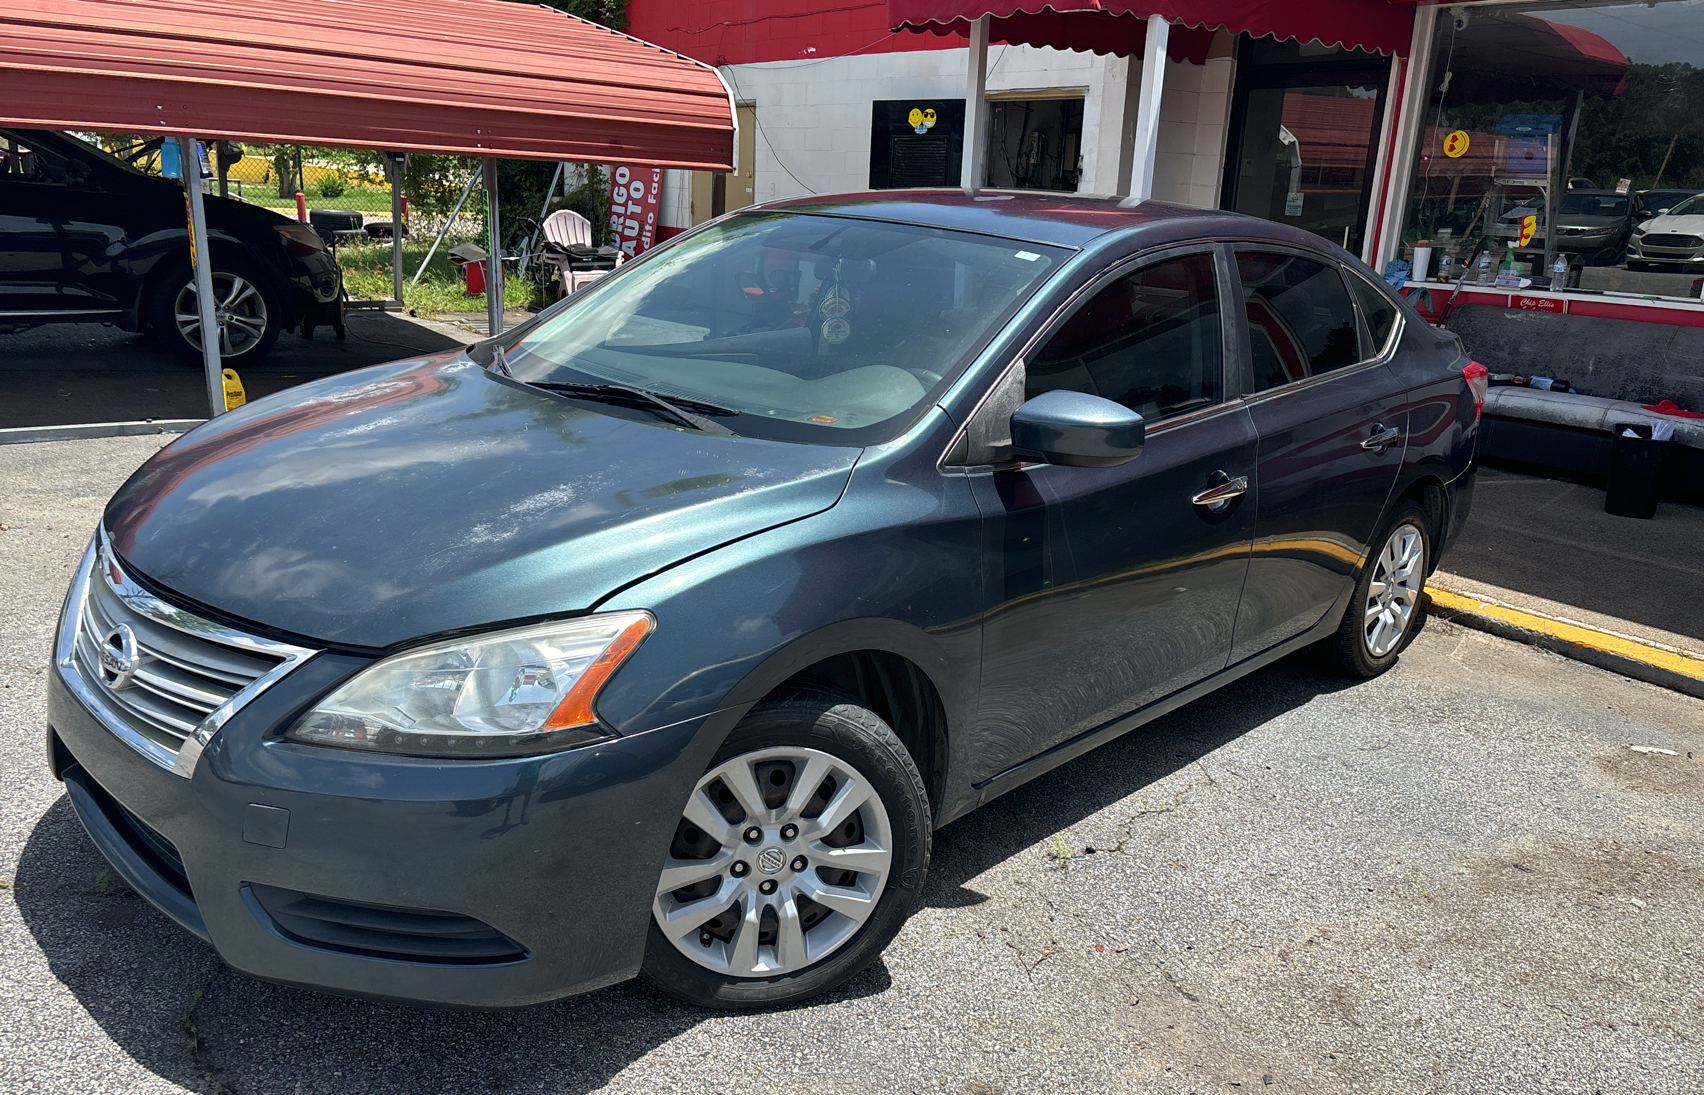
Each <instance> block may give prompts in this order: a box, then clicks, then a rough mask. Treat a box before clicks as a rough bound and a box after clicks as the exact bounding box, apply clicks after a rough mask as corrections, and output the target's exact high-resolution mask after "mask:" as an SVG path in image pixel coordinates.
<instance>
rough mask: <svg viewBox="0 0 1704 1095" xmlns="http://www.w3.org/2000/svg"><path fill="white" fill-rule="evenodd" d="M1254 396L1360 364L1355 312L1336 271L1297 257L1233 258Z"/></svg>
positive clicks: (1253, 254) (1246, 254)
mask: <svg viewBox="0 0 1704 1095" xmlns="http://www.w3.org/2000/svg"><path fill="white" fill-rule="evenodd" d="M1237 274H1238V275H1239V277H1240V278H1241V279H1242V288H1243V310H1244V314H1245V316H1246V317H1247V321H1248V334H1249V345H1250V352H1251V362H1250V364H1251V365H1252V366H1253V369H1254V390H1255V391H1257V392H1260V391H1266V390H1267V389H1269V388H1276V387H1279V386H1280V385H1283V384H1290V383H1293V382H1295V381H1298V380H1303V379H1305V378H1307V377H1310V376H1318V375H1319V374H1320V373H1325V372H1330V371H1331V370H1333V369H1341V368H1343V367H1344V366H1346V365H1353V364H1355V363H1356V362H1357V361H1359V360H1361V345H1360V332H1359V329H1358V327H1357V325H1356V322H1355V306H1354V305H1353V304H1352V303H1350V300H1349V291H1348V289H1346V288H1345V287H1344V285H1343V277H1342V275H1341V274H1339V273H1338V271H1337V270H1336V269H1335V268H1334V267H1331V266H1327V265H1325V264H1324V263H1320V262H1314V261H1312V260H1311V259H1305V258H1300V257H1298V256H1295V255H1284V254H1276V253H1267V252H1261V251H1239V252H1237Z"/></svg>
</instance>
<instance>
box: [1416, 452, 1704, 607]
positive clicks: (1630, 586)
mask: <svg viewBox="0 0 1704 1095" xmlns="http://www.w3.org/2000/svg"><path fill="white" fill-rule="evenodd" d="M1603 499H1604V492H1603V491H1602V490H1601V489H1599V488H1597V487H1591V486H1584V485H1582V484H1579V483H1571V482H1568V481H1566V480H1562V479H1545V478H1540V477H1538V476H1534V475H1522V474H1518V473H1516V472H1513V471H1507V470H1503V469H1500V468H1492V467H1483V468H1481V469H1480V472H1479V483H1478V486H1477V488H1476V489H1475V491H1474V499H1473V512H1472V514H1471V515H1470V516H1469V517H1468V519H1467V527H1466V528H1465V529H1463V530H1462V534H1461V538H1460V539H1459V540H1457V541H1456V543H1455V545H1454V546H1453V547H1452V548H1451V550H1450V552H1449V554H1447V555H1445V556H1444V559H1443V569H1444V570H1446V571H1448V572H1449V573H1451V574H1458V575H1460V576H1461V577H1463V578H1469V579H1472V580H1475V581H1480V582H1485V583H1487V584H1489V585H1494V586H1501V587H1502V588H1504V589H1513V590H1517V591H1519V592H1521V593H1527V594H1531V595H1532V596H1534V597H1542V598H1544V599H1545V600H1549V601H1559V602H1561V603H1562V604H1565V605H1573V606H1575V607H1578V608H1583V609H1586V610H1587V611H1590V612H1601V613H1603V614H1604V615H1605V616H1613V617H1616V618H1617V619H1622V620H1631V621H1633V622H1635V623H1641V624H1644V625H1646V626H1647V627H1656V628H1661V629H1662V630H1664V631H1669V632H1673V633H1674V634H1676V635H1686V636H1689V637H1691V638H1694V639H1704V618H1700V615H1699V612H1698V606H1699V605H1704V557H1701V553H1700V551H1699V545H1700V544H1704V507H1699V506H1691V505H1686V504H1684V503H1680V502H1664V503H1662V504H1661V505H1659V506H1658V507H1657V515H1656V517H1655V518H1653V519H1651V520H1649V521H1646V520H1640V519H1638V518H1632V517H1615V516H1612V515H1611V514H1608V513H1605V512H1604V511H1603Z"/></svg>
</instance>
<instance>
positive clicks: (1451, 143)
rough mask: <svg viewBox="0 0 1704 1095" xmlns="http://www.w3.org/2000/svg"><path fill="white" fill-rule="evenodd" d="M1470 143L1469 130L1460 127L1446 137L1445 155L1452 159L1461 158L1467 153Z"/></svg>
mask: <svg viewBox="0 0 1704 1095" xmlns="http://www.w3.org/2000/svg"><path fill="white" fill-rule="evenodd" d="M1468 144H1469V141H1468V137H1467V130H1465V129H1458V130H1456V131H1454V132H1453V133H1451V134H1450V135H1449V136H1448V137H1445V138H1444V155H1446V156H1448V157H1449V158H1450V159H1452V160H1459V159H1461V158H1462V157H1463V156H1465V155H1467V146H1468Z"/></svg>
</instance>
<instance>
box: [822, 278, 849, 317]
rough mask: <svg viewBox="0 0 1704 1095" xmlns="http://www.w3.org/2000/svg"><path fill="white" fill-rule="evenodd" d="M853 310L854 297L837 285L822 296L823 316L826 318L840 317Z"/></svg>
mask: <svg viewBox="0 0 1704 1095" xmlns="http://www.w3.org/2000/svg"><path fill="white" fill-rule="evenodd" d="M851 310H852V298H851V297H850V296H849V295H848V294H847V292H846V290H845V289H844V288H843V287H841V286H839V285H836V286H834V287H833V288H831V289H829V291H828V293H827V295H826V296H824V297H823V298H822V316H823V318H824V319H839V318H841V317H842V316H844V315H845V314H846V313H848V312H850V311H851Z"/></svg>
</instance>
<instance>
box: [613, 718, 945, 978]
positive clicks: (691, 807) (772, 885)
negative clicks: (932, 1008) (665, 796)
mask: <svg viewBox="0 0 1704 1095" xmlns="http://www.w3.org/2000/svg"><path fill="white" fill-rule="evenodd" d="M931 829H932V824H931V818H930V813H929V800H928V796H927V795H926V794H925V792H924V789H923V780H922V777H921V776H920V775H919V774H918V771H917V767H916V765H915V764H914V763H913V762H912V759H911V756H910V755H909V754H908V753H907V752H906V750H905V747H904V746H903V745H902V744H900V741H899V739H898V738H897V737H895V736H894V733H893V731H892V730H891V729H890V728H889V727H888V725H887V724H886V723H885V722H883V721H882V720H881V719H880V718H879V717H878V716H876V714H875V713H874V712H872V711H870V710H869V709H868V708H865V707H863V706H861V705H859V704H858V703H856V702H854V701H852V700H850V699H847V698H844V697H839V696H835V695H831V694H827V693H813V694H807V695H800V696H794V697H790V698H787V699H782V700H778V701H771V702H767V703H765V704H763V705H761V706H759V707H757V708H754V709H753V710H752V712H751V713H750V714H749V715H747V716H746V718H745V719H744V720H743V721H742V722H741V723H740V725H739V726H738V727H737V728H736V729H735V730H734V732H733V733H732V734H731V735H730V736H729V739H728V741H727V743H726V744H724V746H723V747H722V749H721V750H720V751H719V752H718V753H717V754H716V757H715V759H714V760H713V761H712V762H711V764H710V769H709V771H707V772H706V773H705V774H704V776H703V777H702V778H701V779H700V780H699V781H698V783H697V785H696V786H695V787H694V788H693V791H692V794H691V796H690V797H689V798H688V799H687V802H686V805H685V807H684V808H683V809H682V811H681V818H680V821H679V822H678V823H677V824H676V826H675V835H674V840H673V842H672V843H671V844H670V846H669V853H668V858H667V859H666V860H665V861H664V863H663V868H662V872H661V874H660V876H659V878H658V882H657V896H656V900H655V902H654V903H653V906H652V921H651V928H650V936H649V939H648V941H647V944H646V949H645V964H644V970H643V972H644V976H645V978H646V979H647V980H648V981H650V982H651V983H653V984H655V985H656V986H658V987H659V988H661V989H663V990H664V991H665V992H668V993H670V994H672V995H674V996H678V997H680V998H681V999H683V1000H686V1001H688V1002H690V1003H694V1004H699V1005H702V1006H706V1007H716V1008H726V1009H750V1008H762V1007H774V1006H777V1005H782V1004H790V1003H794V1002H796V1001H799V1000H805V999H808V998H810V997H812V996H816V995H818V994H819V993H822V992H826V991H827V990H829V989H831V988H833V987H835V986H836V985H838V984H840V983H841V982H843V981H845V980H847V979H848V978H850V977H852V976H853V975H854V974H856V973H858V972H859V971H860V970H862V969H863V968H864V967H865V966H867V965H869V964H870V963H871V962H873V961H874V960H875V958H876V956H877V955H879V954H880V953H881V952H882V949H883V948H884V947H886V946H887V944H888V943H889V941H891V940H892V939H893V937H894V935H895V934H897V933H898V931H899V929H900V928H901V927H902V926H903V925H904V923H905V921H906V918H907V917H909V916H910V914H911V910H912V908H913V907H914V906H915V904H916V902H917V898H918V895H919V894H920V893H921V891H922V887H923V879H924V876H925V875H926V874H927V872H928V868H929V842H930V832H931Z"/></svg>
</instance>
